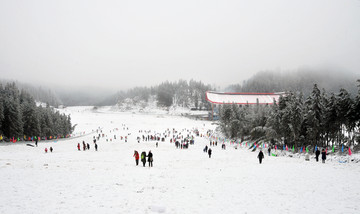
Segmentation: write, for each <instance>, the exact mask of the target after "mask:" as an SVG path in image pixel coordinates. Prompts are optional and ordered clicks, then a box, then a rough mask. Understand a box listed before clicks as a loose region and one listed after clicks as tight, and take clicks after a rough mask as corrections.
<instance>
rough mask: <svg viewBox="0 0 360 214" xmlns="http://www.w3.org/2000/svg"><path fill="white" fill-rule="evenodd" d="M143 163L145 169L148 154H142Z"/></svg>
mask: <svg viewBox="0 0 360 214" xmlns="http://www.w3.org/2000/svg"><path fill="white" fill-rule="evenodd" d="M141 162H142V163H143V167H145V164H146V152H141Z"/></svg>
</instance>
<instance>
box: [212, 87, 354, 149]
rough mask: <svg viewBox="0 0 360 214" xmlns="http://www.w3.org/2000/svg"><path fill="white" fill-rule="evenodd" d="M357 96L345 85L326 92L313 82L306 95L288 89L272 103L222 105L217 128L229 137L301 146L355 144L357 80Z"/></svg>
mask: <svg viewBox="0 0 360 214" xmlns="http://www.w3.org/2000/svg"><path fill="white" fill-rule="evenodd" d="M357 82H358V92H357V95H356V96H353V97H352V96H351V94H350V93H349V92H348V91H347V90H346V89H340V91H339V92H338V93H336V94H334V93H330V94H328V93H326V91H325V90H322V91H321V90H320V89H319V88H318V86H317V84H314V86H313V89H312V92H311V93H310V95H309V96H307V97H306V98H305V97H304V95H303V94H302V93H301V92H293V91H290V92H288V93H286V95H285V96H281V97H280V99H279V101H278V103H276V102H274V104H272V105H260V104H257V105H254V106H250V105H241V106H239V105H236V104H232V105H221V106H220V111H219V116H220V121H219V122H220V129H221V131H222V133H223V134H224V135H225V136H226V137H227V138H231V139H241V140H254V141H266V142H270V143H272V144H286V145H288V146H291V147H292V146H294V147H295V148H298V147H302V146H308V145H312V146H314V147H315V146H330V145H331V146H332V145H338V146H339V145H344V144H345V145H346V146H351V145H355V144H358V143H359V141H360V136H359V129H360V80H358V81H357Z"/></svg>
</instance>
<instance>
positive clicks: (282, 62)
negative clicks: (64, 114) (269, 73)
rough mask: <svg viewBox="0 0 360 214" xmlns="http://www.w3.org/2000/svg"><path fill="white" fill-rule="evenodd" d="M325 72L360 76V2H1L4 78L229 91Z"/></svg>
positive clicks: (0, 48) (0, 62) (0, 64)
mask: <svg viewBox="0 0 360 214" xmlns="http://www.w3.org/2000/svg"><path fill="white" fill-rule="evenodd" d="M323 65H326V66H329V65H330V66H334V67H337V68H340V70H341V72H343V71H348V72H353V73H358V74H360V1H359V0H291V1H289V0H248V1H242V0H229V1H226V0H218V1H213V0H201V1H197V0H189V1H187V0H181V1H170V0H161V1H159V0H130V1H119V0H114V1H110V0H99V1H92V0H84V1H76V0H58V1H50V0H43V1H38V0H31V1H28V0H24V1H18V0H9V1H7V0H0V74H1V78H8V79H9V78H10V79H17V80H19V81H25V82H36V83H39V84H44V83H52V84H55V85H62V86H66V87H68V86H81V87H83V86H89V85H91V86H94V87H96V86H98V87H103V88H104V87H105V88H106V87H108V88H112V89H126V88H129V87H133V86H151V85H154V84H158V83H160V82H162V81H165V80H171V81H174V80H178V79H180V78H181V79H187V80H189V79H191V78H193V79H196V80H202V81H203V82H205V83H209V84H217V85H226V84H231V83H241V82H242V81H243V80H245V79H247V78H249V77H250V76H252V75H253V74H254V73H256V72H258V71H260V70H266V69H270V70H277V69H281V70H296V69H298V68H300V67H303V66H306V67H318V66H323ZM339 72H340V71H339Z"/></svg>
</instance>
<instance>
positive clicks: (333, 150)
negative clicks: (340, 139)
mask: <svg viewBox="0 0 360 214" xmlns="http://www.w3.org/2000/svg"><path fill="white" fill-rule="evenodd" d="M332 152H333V153H334V152H335V146H334V145H333V148H332Z"/></svg>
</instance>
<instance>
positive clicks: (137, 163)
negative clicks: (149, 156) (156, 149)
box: [133, 150, 139, 166]
mask: <svg viewBox="0 0 360 214" xmlns="http://www.w3.org/2000/svg"><path fill="white" fill-rule="evenodd" d="M133 157H135V162H136V166H137V165H139V153H138V152H137V151H136V150H135V151H134V155H133Z"/></svg>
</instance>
